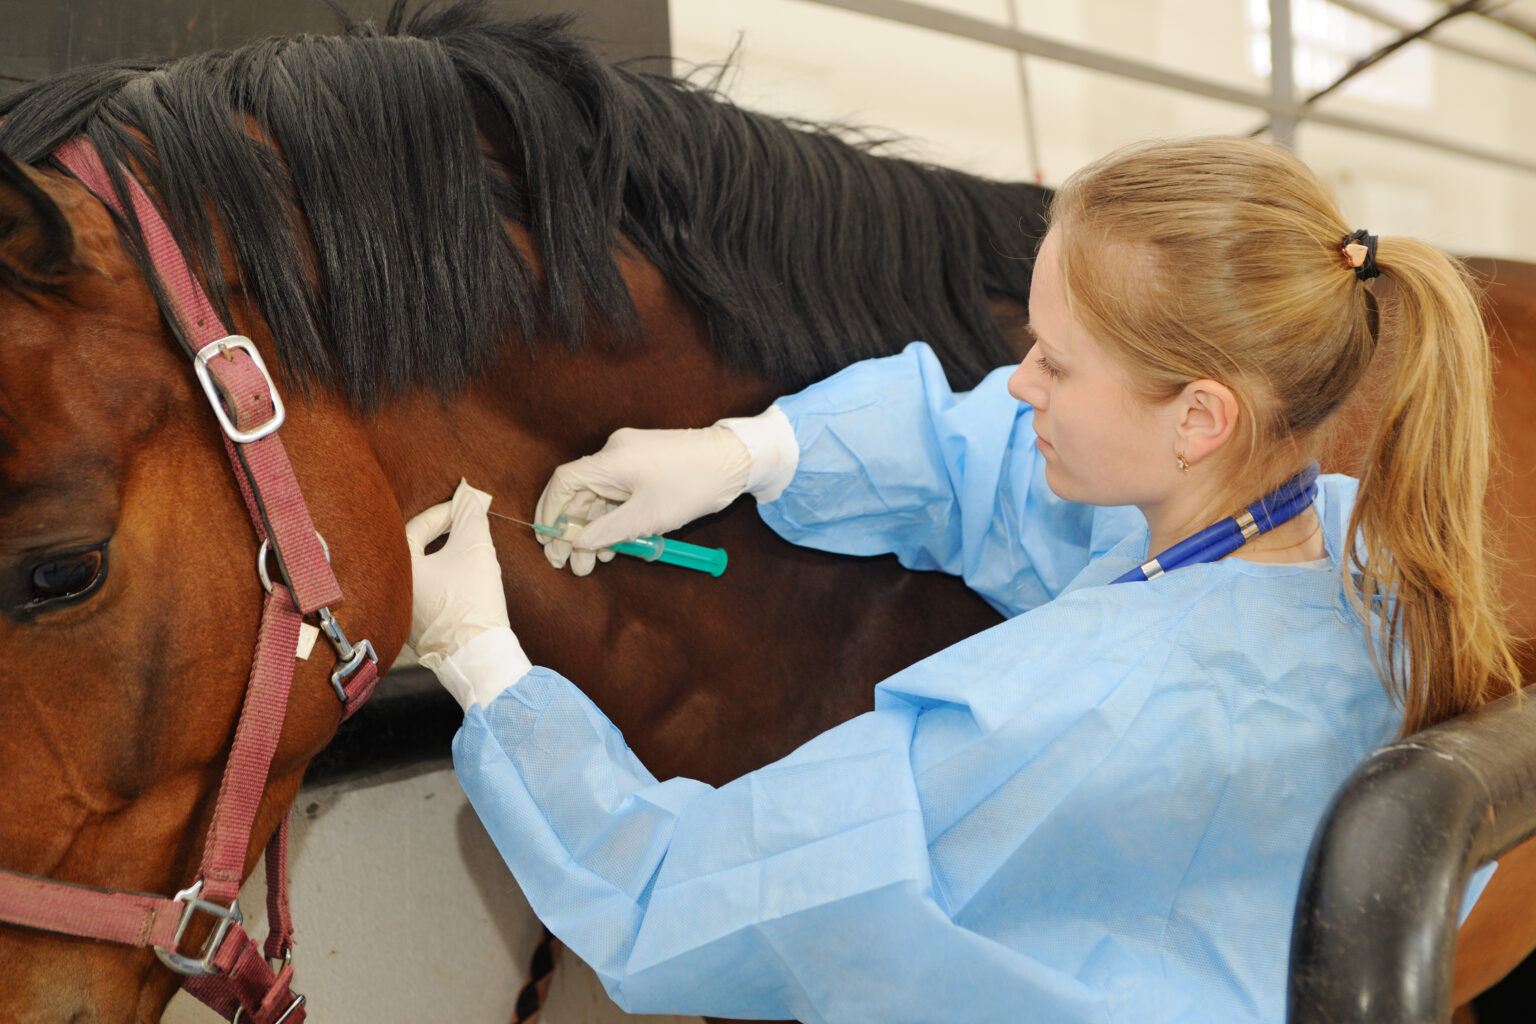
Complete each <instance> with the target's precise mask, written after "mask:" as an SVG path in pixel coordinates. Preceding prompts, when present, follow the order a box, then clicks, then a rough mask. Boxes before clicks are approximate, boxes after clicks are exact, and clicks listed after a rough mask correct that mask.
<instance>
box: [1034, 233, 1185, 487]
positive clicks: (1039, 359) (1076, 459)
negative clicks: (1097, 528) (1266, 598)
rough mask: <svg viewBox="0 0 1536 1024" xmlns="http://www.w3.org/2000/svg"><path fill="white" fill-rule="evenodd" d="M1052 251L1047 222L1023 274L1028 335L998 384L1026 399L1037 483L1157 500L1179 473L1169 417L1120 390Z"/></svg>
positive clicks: (1120, 378)
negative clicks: (1071, 302)
mask: <svg viewBox="0 0 1536 1024" xmlns="http://www.w3.org/2000/svg"><path fill="white" fill-rule="evenodd" d="M1060 251H1061V250H1060V232H1059V229H1057V228H1054V227H1053V228H1051V230H1050V231H1049V232H1048V233H1047V234H1046V236H1045V239H1044V241H1042V243H1041V245H1040V251H1039V253H1038V255H1037V256H1036V258H1035V270H1034V277H1033V278H1032V279H1031V283H1030V291H1029V321H1030V330H1031V333H1032V334H1033V335H1034V338H1035V344H1034V346H1033V347H1032V348H1031V349H1030V350H1029V352H1028V353H1026V354H1025V356H1024V361H1023V362H1022V363H1021V364H1019V368H1018V369H1017V370H1016V371H1014V374H1013V376H1012V377H1011V378H1010V379H1009V381H1008V392H1009V394H1011V395H1013V396H1014V397H1015V398H1017V399H1019V400H1020V401H1023V402H1028V403H1029V404H1030V405H1031V406H1033V407H1034V410H1035V433H1036V434H1037V435H1038V436H1039V447H1040V450H1041V452H1042V453H1043V454H1044V456H1045V472H1046V482H1047V483H1048V484H1050V487H1051V490H1052V491H1054V492H1055V493H1056V494H1057V495H1058V496H1059V497H1061V498H1064V499H1066V500H1068V501H1078V502H1085V503H1088V504H1093V505H1139V506H1141V507H1143V508H1146V507H1148V506H1149V505H1157V504H1160V503H1161V502H1162V501H1163V500H1164V499H1165V498H1166V497H1167V496H1168V494H1169V492H1170V491H1171V490H1172V488H1173V487H1174V486H1175V485H1176V482H1177V477H1178V475H1179V474H1178V465H1177V462H1176V460H1175V457H1174V451H1175V448H1176V447H1177V441H1178V434H1177V431H1176V429H1175V417H1174V416H1173V415H1172V413H1171V410H1170V409H1159V408H1157V407H1154V406H1150V405H1148V404H1147V403H1145V402H1144V401H1143V400H1142V399H1140V398H1139V397H1137V396H1136V395H1134V394H1132V393H1131V392H1130V391H1129V390H1127V388H1126V386H1125V382H1124V374H1123V371H1122V370H1121V369H1120V367H1119V366H1118V365H1116V364H1115V363H1113V362H1112V361H1111V360H1110V357H1109V356H1108V355H1107V354H1106V353H1105V352H1104V351H1103V350H1102V349H1101V348H1100V347H1099V346H1098V344H1097V343H1095V342H1094V340H1093V339H1092V338H1091V337H1089V335H1088V332H1087V331H1085V330H1084V329H1083V327H1082V325H1080V324H1079V323H1077V321H1075V320H1074V319H1072V317H1071V315H1070V313H1069V312H1068V309H1067V299H1066V291H1065V289H1064V288H1063V285H1062V279H1061V266H1060Z"/></svg>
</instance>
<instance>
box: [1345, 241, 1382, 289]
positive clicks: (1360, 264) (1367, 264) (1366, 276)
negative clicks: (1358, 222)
mask: <svg viewBox="0 0 1536 1024" xmlns="http://www.w3.org/2000/svg"><path fill="white" fill-rule="evenodd" d="M1376 242H1377V238H1376V236H1375V235H1373V234H1371V233H1370V232H1369V231H1367V230H1365V228H1361V229H1360V230H1359V231H1356V232H1355V233H1354V234H1352V235H1350V236H1349V237H1348V238H1346V239H1344V244H1343V246H1342V249H1343V252H1344V258H1345V259H1346V260H1347V261H1349V265H1350V266H1351V267H1354V268H1355V277H1357V278H1359V279H1360V280H1362V281H1369V280H1370V279H1371V278H1373V277H1380V276H1381V268H1380V267H1378V266H1377V265H1376Z"/></svg>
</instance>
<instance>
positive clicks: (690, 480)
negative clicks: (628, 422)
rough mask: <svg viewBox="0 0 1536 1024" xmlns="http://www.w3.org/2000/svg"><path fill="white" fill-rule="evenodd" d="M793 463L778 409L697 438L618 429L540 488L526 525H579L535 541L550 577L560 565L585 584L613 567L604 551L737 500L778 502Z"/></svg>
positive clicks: (794, 451)
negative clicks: (596, 571)
mask: <svg viewBox="0 0 1536 1024" xmlns="http://www.w3.org/2000/svg"><path fill="white" fill-rule="evenodd" d="M799 454H800V450H799V447H798V445H797V444H796V442H795V435H794V429H793V428H792V427H791V426H790V424H789V420H788V419H787V418H786V417H785V416H784V413H783V412H781V411H780V410H779V409H778V407H777V406H773V407H770V408H769V409H768V411H767V412H765V413H763V414H762V415H760V416H755V417H751V418H744V419H731V420H721V421H720V422H719V423H716V424H715V425H714V426H711V427H705V428H703V429H702V430H634V429H629V428H626V429H623V430H617V431H615V432H614V433H613V435H612V436H611V437H609V438H608V443H607V444H606V445H604V446H603V450H602V451H600V452H598V453H597V454H596V455H588V456H586V457H584V458H580V459H577V460H576V461H574V462H567V463H566V464H565V465H563V466H561V467H560V468H558V469H556V470H555V472H554V475H553V476H551V477H550V479H549V483H548V484H546V485H545V487H544V493H543V494H541V495H540V496H539V503H538V507H537V508H536V509H535V511H534V521H535V522H538V523H548V524H551V525H552V524H553V523H554V522H555V520H556V519H558V518H559V517H560V516H561V515H566V516H569V517H571V518H573V519H585V520H586V521H587V523H588V525H587V526H586V528H585V529H583V530H582V531H581V532H580V533H578V534H576V535H575V536H572V537H569V538H556V537H546V536H543V535H540V536H539V542H540V543H542V544H543V545H544V556H545V557H546V558H548V559H549V563H550V564H551V565H553V566H554V567H555V568H556V569H559V568H561V567H562V566H563V565H565V563H566V561H567V559H569V561H570V565H571V571H572V572H574V573H575V574H576V575H578V576H585V575H587V573H589V572H591V571H592V567H593V566H594V565H595V564H596V562H597V560H599V559H601V560H602V561H605V562H606V561H608V560H610V559H612V558H613V552H612V551H611V550H603V549H605V548H608V547H609V545H612V544H617V543H619V542H620V541H625V540H633V539H634V538H636V537H644V536H649V535H651V534H658V533H667V532H668V531H670V530H675V529H677V528H678V527H679V526H683V525H685V524H687V523H691V522H692V521H693V520H695V519H698V518H699V517H700V516H706V515H709V514H710V513H711V512H718V511H720V510H721V509H723V508H725V506H727V505H729V504H730V503H731V502H733V501H735V500H736V498H737V497H739V496H740V495H741V494H742V492H743V491H751V492H752V493H754V494H756V495H757V496H758V497H759V498H760V499H762V500H771V499H772V498H775V497H777V496H778V494H779V492H780V491H782V490H783V489H784V485H785V484H787V483H788V482H789V477H790V476H793V475H794V465H795V463H796V462H797V461H798V459H799ZM620 502H622V504H618V503H620Z"/></svg>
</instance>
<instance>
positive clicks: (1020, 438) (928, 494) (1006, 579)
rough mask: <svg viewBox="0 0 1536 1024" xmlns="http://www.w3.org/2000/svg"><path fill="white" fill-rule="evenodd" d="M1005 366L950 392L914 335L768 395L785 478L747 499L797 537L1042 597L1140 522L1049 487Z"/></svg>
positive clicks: (994, 599) (1011, 593)
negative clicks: (784, 442)
mask: <svg viewBox="0 0 1536 1024" xmlns="http://www.w3.org/2000/svg"><path fill="white" fill-rule="evenodd" d="M1012 372H1013V371H1012V368H1011V367H1001V368H999V369H997V370H994V371H993V372H992V373H990V374H988V375H987V377H986V378H985V379H984V380H982V382H981V383H980V384H978V385H977V386H976V387H975V389H974V390H972V391H969V392H963V393H960V394H956V393H955V392H953V391H951V390H950V387H949V384H948V381H947V380H946V379H945V376H944V371H943V368H942V367H941V366H940V364H939V361H938V358H937V357H936V356H935V355H934V354H933V351H932V350H931V349H930V348H929V347H928V346H927V345H926V344H924V343H922V342H913V343H912V344H910V345H908V346H907V347H906V349H905V350H904V351H902V352H901V353H900V354H898V355H894V356H888V357H885V358H881V359H870V360H866V361H864V362H860V363H856V364H854V365H852V366H849V367H847V368H846V369H844V370H842V371H840V372H839V373H837V374H835V375H833V376H831V377H829V378H827V379H826V380H824V381H821V382H819V383H816V384H813V385H812V386H810V387H809V388H806V389H805V390H804V391H801V392H798V393H797V394H794V395H790V396H788V397H786V398H781V399H779V400H778V401H777V402H776V403H775V405H777V406H778V407H779V408H780V409H781V410H782V411H783V412H784V414H785V415H786V416H787V417H788V419H789V422H790V425H791V426H792V427H793V429H794V432H795V439H796V441H797V442H798V444H799V448H800V454H799V462H798V464H797V466H796V468H795V472H794V476H793V477H792V478H791V480H790V481H789V484H788V486H787V487H786V488H785V489H784V491H783V492H782V493H781V494H780V495H779V496H778V497H777V498H776V499H775V500H773V501H770V502H764V503H761V504H760V505H759V506H758V511H759V513H760V514H761V516H762V518H763V520H764V522H766V523H767V524H768V525H769V526H770V527H771V528H772V529H773V530H774V531H775V532H777V533H778V534H779V535H780V536H782V537H784V538H785V539H787V540H790V541H793V542H794V543H796V544H800V545H803V546H806V547H813V548H818V549H820V550H823V551H832V552H836V553H839V554H847V555H882V554H894V555H895V556H896V558H897V559H898V560H899V561H900V562H901V564H902V565H904V566H906V567H907V568H909V569H928V570H940V571H943V572H946V573H950V574H951V575H957V576H961V577H963V578H964V579H965V581H966V583H967V584H968V585H969V586H970V587H971V589H973V590H975V591H977V592H978V593H979V594H981V595H982V596H983V597H984V598H986V599H987V600H988V601H989V602H990V603H991V604H992V605H993V606H994V607H995V608H997V609H998V610H999V611H1000V612H1002V613H1003V614H1005V615H1014V614H1018V613H1019V612H1021V611H1024V610H1027V609H1029V608H1033V607H1035V606H1037V605H1039V604H1042V603H1044V602H1045V601H1048V600H1050V599H1051V598H1052V597H1054V596H1055V595H1056V594H1058V593H1060V592H1061V590H1062V588H1063V587H1065V586H1066V585H1067V584H1068V583H1069V582H1071V580H1072V578H1073V577H1074V576H1076V575H1077V573H1078V572H1079V571H1080V570H1081V569H1082V568H1083V567H1084V566H1085V565H1087V564H1088V562H1089V560H1090V559H1091V558H1092V557H1093V556H1094V555H1097V554H1100V553H1102V552H1103V551H1106V550H1108V549H1109V548H1110V547H1111V546H1113V544H1114V543H1115V542H1117V541H1119V540H1120V539H1121V538H1123V537H1124V536H1125V535H1126V534H1127V533H1128V532H1130V530H1132V529H1135V528H1136V527H1137V526H1138V525H1139V524H1140V523H1141V522H1143V521H1141V520H1140V519H1139V513H1137V512H1136V510H1135V509H1133V508H1109V509H1103V508H1100V509H1096V508H1095V507H1094V506H1091V505H1083V504H1078V503H1075V502H1068V501H1063V500H1062V499H1060V498H1058V497H1056V495H1055V494H1053V493H1052V492H1051V489H1050V487H1049V486H1048V485H1047V483H1046V479H1045V462H1044V458H1043V456H1042V455H1041V453H1040V450H1039V448H1038V447H1037V446H1036V445H1035V431H1034V410H1033V409H1031V408H1030V406H1029V405H1027V404H1025V403H1023V402H1020V401H1019V400H1018V399H1016V398H1014V397H1013V396H1011V395H1010V394H1008V389H1007V384H1008V377H1009V375H1010V374H1011V373H1012Z"/></svg>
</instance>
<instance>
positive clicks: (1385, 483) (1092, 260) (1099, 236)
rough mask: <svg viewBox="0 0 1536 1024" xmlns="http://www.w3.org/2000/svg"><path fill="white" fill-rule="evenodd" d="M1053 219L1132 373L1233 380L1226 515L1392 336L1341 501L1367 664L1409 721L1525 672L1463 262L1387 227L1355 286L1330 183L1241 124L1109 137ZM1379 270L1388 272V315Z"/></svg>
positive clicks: (1080, 281) (1067, 258)
mask: <svg viewBox="0 0 1536 1024" xmlns="http://www.w3.org/2000/svg"><path fill="white" fill-rule="evenodd" d="M1050 219H1051V222H1052V224H1053V225H1055V226H1056V227H1057V228H1058V229H1059V234H1060V243H1061V247H1060V253H1061V257H1060V258H1061V271H1062V278H1063V281H1064V282H1065V284H1066V289H1067V296H1068V303H1069V306H1070V308H1071V310H1072V313H1073V315H1074V316H1075V317H1076V318H1077V320H1078V322H1079V323H1081V324H1082V325H1083V326H1084V327H1085V328H1087V330H1088V331H1089V332H1090V333H1091V334H1092V335H1093V337H1094V338H1095V340H1096V341H1097V342H1098V343H1099V344H1100V346H1101V347H1103V348H1104V349H1105V351H1106V352H1108V353H1109V354H1110V355H1111V356H1112V357H1113V358H1114V359H1115V360H1116V361H1117V362H1118V364H1119V365H1120V366H1121V367H1122V368H1123V369H1124V370H1125V372H1126V376H1127V379H1128V381H1129V382H1130V386H1131V387H1132V388H1133V390H1135V391H1136V392H1138V393H1139V394H1141V395H1142V397H1144V398H1145V399H1146V400H1147V401H1149V402H1157V401H1167V400H1170V399H1172V398H1173V397H1174V396H1176V395H1178V394H1179V392H1180V391H1181V390H1182V389H1183V388H1184V386H1185V385H1186V384H1188V383H1189V382H1190V381H1192V380H1197V379H1200V378H1211V379H1214V380H1218V381H1220V382H1222V383H1223V384H1225V385H1227V386H1228V387H1230V388H1231V389H1232V391H1233V392H1234V394H1235V395H1236V396H1237V400H1238V404H1239V408H1240V413H1239V417H1238V420H1239V426H1238V430H1239V433H1240V436H1241V438H1242V441H1243V442H1244V443H1243V444H1241V445H1239V446H1238V448H1237V449H1235V454H1234V456H1233V457H1232V458H1233V462H1232V465H1233V466H1234V467H1235V468H1236V471H1235V472H1232V473H1231V474H1230V475H1229V478H1230V479H1233V480H1234V486H1233V487H1232V488H1230V493H1229V494H1224V495H1223V496H1222V497H1223V501H1224V505H1225V511H1223V512H1222V514H1230V510H1231V509H1234V508H1236V507H1238V506H1239V505H1241V504H1244V503H1247V502H1251V501H1253V500H1254V499H1255V498H1256V497H1257V496H1258V494H1260V493H1264V492H1265V491H1267V490H1268V489H1269V488H1271V487H1273V486H1275V485H1277V484H1278V483H1280V482H1281V481H1282V480H1284V479H1285V478H1286V477H1288V476H1290V475H1291V474H1293V473H1295V472H1296V471H1297V470H1298V469H1299V468H1301V466H1302V465H1303V464H1304V463H1305V462H1306V461H1307V460H1308V459H1309V458H1312V457H1316V455H1317V453H1318V452H1320V451H1321V450H1322V449H1323V447H1324V446H1325V444H1326V443H1327V442H1328V440H1329V439H1330V435H1331V434H1332V433H1333V432H1334V431H1335V430H1336V428H1337V426H1338V424H1339V422H1340V420H1341V417H1338V416H1336V415H1335V414H1336V413H1337V412H1338V411H1339V409H1340V407H1341V406H1342V405H1343V404H1344V403H1345V400H1346V399H1347V398H1349V397H1350V395H1351V393H1352V392H1353V391H1355V389H1356V388H1357V387H1358V386H1359V385H1360V383H1361V381H1362V380H1363V379H1364V378H1365V376H1366V371H1367V369H1368V368H1369V367H1370V365H1371V361H1372V358H1373V356H1374V355H1375V353H1376V350H1377V337H1378V335H1379V337H1380V338H1381V342H1382V344H1383V346H1384V347H1386V348H1387V349H1389V350H1390V351H1392V352H1393V354H1394V355H1395V359H1394V360H1393V361H1392V364H1391V369H1390V371H1389V376H1388V378H1387V383H1386V386H1385V388H1384V391H1383V394H1382V395H1381V396H1380V405H1379V409H1378V411H1377V412H1376V418H1375V422H1374V427H1373V430H1372V433H1371V438H1370V440H1369V442H1368V445H1367V448H1366V450H1365V453H1364V459H1363V463H1362V467H1363V468H1362V469H1361V471H1360V488H1359V494H1358V497H1357V499H1356V502H1355V506H1354V511H1353V513H1352V514H1351V517H1350V523H1349V534H1348V535H1349V536H1355V535H1356V533H1357V531H1358V532H1359V533H1360V534H1361V535H1363V538H1364V545H1363V548H1354V547H1353V546H1352V550H1351V551H1350V552H1349V554H1348V557H1347V558H1341V564H1342V566H1343V572H1344V580H1345V583H1346V586H1345V591H1346V593H1347V594H1348V595H1349V598H1350V602H1351V605H1352V606H1353V608H1354V609H1355V611H1356V612H1357V614H1359V615H1360V618H1361V621H1362V622H1365V623H1366V624H1367V628H1366V630H1365V635H1366V643H1367V649H1368V651H1369V654H1370V657H1371V660H1372V663H1373V665H1374V666H1375V668H1376V670H1377V672H1378V673H1379V674H1380V676H1381V678H1382V681H1383V683H1384V685H1385V686H1386V687H1387V689H1388V691H1389V692H1391V693H1392V694H1393V695H1394V696H1395V697H1396V698H1397V700H1398V701H1399V702H1400V703H1401V704H1402V707H1403V711H1404V724H1403V732H1404V734H1405V735H1406V734H1407V733H1410V732H1415V731H1417V730H1419V729H1421V728H1423V727H1425V726H1427V725H1432V724H1434V723H1435V722H1438V721H1441V720H1443V719H1446V718H1450V717H1452V716H1455V715H1458V714H1460V713H1462V712H1464V711H1467V710H1470V709H1472V708H1475V707H1478V706H1479V705H1481V704H1484V703H1486V702H1487V701H1489V700H1491V699H1493V698H1494V697H1497V696H1501V695H1503V694H1505V693H1508V692H1510V691H1511V690H1515V689H1518V688H1519V681H1520V669H1519V667H1518V665H1517V662H1516V659H1515V653H1514V646H1515V642H1514V640H1513V638H1512V636H1511V633H1510V631H1509V628H1508V625H1507V623H1506V622H1505V621H1504V617H1503V614H1502V612H1501V609H1500V606H1499V604H1498V603H1497V600H1496V597H1495V592H1496V583H1497V580H1496V575H1497V570H1498V567H1499V565H1500V564H1501V560H1500V559H1499V558H1498V557H1497V556H1496V555H1495V554H1494V553H1493V552H1492V551H1490V549H1489V545H1490V541H1491V540H1492V537H1491V531H1490V530H1489V529H1488V527H1487V512H1486V509H1485V497H1486V492H1487V487H1488V477H1489V467H1490V461H1491V459H1492V451H1493V440H1492V436H1493V434H1492V368H1491V357H1490V352H1489V342H1488V335H1487V332H1486V329H1485V328H1484V326H1483V320H1482V316H1481V315H1480V311H1479V306H1478V297H1477V295H1476V293H1475V292H1474V289H1473V281H1472V279H1471V277H1470V275H1469V274H1468V272H1467V271H1466V269H1465V268H1464V267H1462V265H1461V264H1460V263H1458V262H1456V261H1454V260H1452V259H1451V258H1450V257H1448V256H1446V255H1445V254H1444V253H1442V252H1441V251H1440V250H1438V249H1436V248H1435V247H1433V246H1431V245H1428V244H1426V243H1424V242H1421V241H1418V240H1416V239H1412V238H1401V237H1384V238H1382V239H1381V240H1380V242H1379V245H1378V248H1377V251H1376V259H1375V262H1376V266H1377V267H1378V268H1379V269H1380V271H1381V275H1382V276H1381V278H1380V281H1379V282H1374V283H1372V284H1370V285H1367V284H1363V283H1362V282H1361V281H1360V280H1359V279H1358V278H1357V276H1356V275H1355V273H1354V272H1353V269H1352V268H1351V266H1350V264H1349V262H1348V260H1347V258H1346V257H1345V255H1344V254H1343V251H1342V247H1343V245H1344V241H1345V238H1346V236H1348V235H1349V234H1350V232H1351V230H1352V227H1353V226H1352V225H1351V224H1349V223H1348V222H1347V221H1345V220H1344V218H1343V216H1342V215H1341V214H1340V212H1339V209H1338V206H1337V204H1336V203H1335V202H1334V199H1333V197H1332V195H1331V194H1330V192H1329V190H1328V189H1327V187H1326V186H1325V185H1324V184H1323V183H1322V182H1321V181H1320V180H1318V178H1317V177H1316V175H1314V174H1313V173H1312V172H1311V170H1309V169H1308V168H1307V166H1306V165H1305V164H1303V163H1302V162H1301V161H1300V160H1298V159H1296V157H1294V156H1292V155H1291V154H1290V153H1287V152H1286V151H1284V150H1282V149H1279V148H1276V147H1274V146H1269V145H1265V144H1263V143H1259V142H1254V141H1250V140H1246V139H1233V138H1202V139H1188V140H1178V141H1168V142H1152V143H1142V144H1138V145H1135V146H1132V147H1128V148H1126V149H1122V150H1120V151H1118V152H1115V153H1112V154H1110V155H1109V156H1107V157H1105V158H1103V159H1101V160H1099V161H1097V162H1096V163H1093V164H1091V165H1089V166H1088V167H1085V168H1083V169H1082V170H1080V171H1078V172H1077V173H1076V174H1074V175H1073V176H1072V177H1071V178H1070V179H1069V180H1068V181H1067V182H1066V184H1065V185H1063V186H1062V188H1061V189H1060V190H1059V191H1058V192H1057V194H1056V197H1055V200H1054V202H1053V204H1052V207H1051V214H1050ZM1375 283H1387V284H1389V285H1390V286H1391V287H1390V288H1389V289H1387V290H1386V293H1385V294H1382V295H1380V296H1379V299H1380V303H1381V304H1380V316H1379V325H1378V323H1377V320H1378V316H1377V299H1378V296H1375V295H1373V294H1372V293H1373V291H1374V290H1375ZM1378 326H1379V331H1378V330H1376V329H1375V328H1377V327H1378ZM1244 447H1245V448H1246V452H1245V454H1246V459H1245V460H1244V459H1242V458H1241V455H1240V454H1236V453H1241V452H1242V450H1243V448H1244ZM1170 457H1171V456H1170ZM1372 608H1376V609H1378V610H1379V612H1380V614H1378V615H1372V614H1368V611H1369V610H1370V609H1372Z"/></svg>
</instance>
